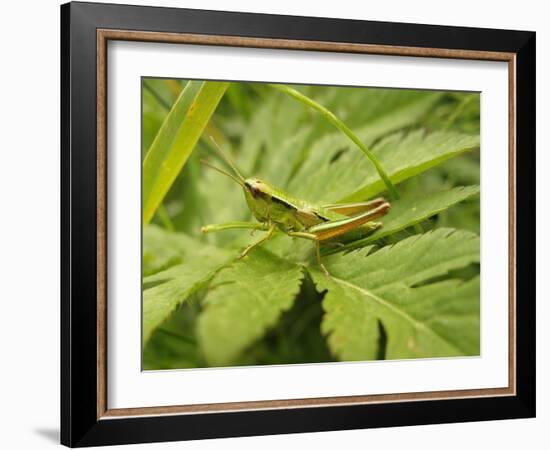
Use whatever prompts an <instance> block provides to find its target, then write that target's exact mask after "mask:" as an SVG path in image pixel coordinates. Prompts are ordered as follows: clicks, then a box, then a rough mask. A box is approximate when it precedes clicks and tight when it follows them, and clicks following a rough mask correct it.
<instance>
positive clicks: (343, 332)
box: [310, 229, 479, 361]
mask: <svg viewBox="0 0 550 450" xmlns="http://www.w3.org/2000/svg"><path fill="white" fill-rule="evenodd" d="M372 250H373V248H372V247H367V248H364V249H361V250H359V251H356V252H352V253H348V254H345V255H341V254H340V255H334V256H331V257H328V258H326V260H325V264H326V266H327V268H328V270H329V272H330V273H331V275H332V276H330V277H327V276H326V275H324V274H323V273H321V272H320V271H318V270H310V273H311V274H312V276H313V279H314V282H315V284H316V286H317V289H318V290H319V291H324V290H327V293H326V295H325V298H324V300H323V306H324V309H325V311H326V314H325V317H324V319H323V324H322V329H323V332H324V333H325V334H327V335H328V342H329V346H330V348H331V350H332V352H333V353H334V354H335V355H337V356H338V357H339V358H340V359H341V360H346V361H348V360H368V359H376V358H377V357H378V356H379V355H380V354H381V353H383V354H384V356H385V358H387V359H395V358H421V357H443V356H458V355H467V354H475V353H476V348H477V347H476V345H475V344H476V342H478V341H479V336H478V334H477V333H479V327H476V324H478V322H479V289H477V290H476V289H475V286H478V287H479V282H478V284H477V285H474V284H470V283H465V284H464V285H462V283H461V282H460V281H459V280H447V281H439V282H436V283H430V280H434V279H436V278H437V277H442V276H444V275H446V274H448V273H449V272H450V271H451V270H454V269H458V268H461V267H464V266H466V265H468V264H471V263H474V262H478V261H479V238H478V237H477V236H476V235H475V234H473V233H469V232H465V231H455V230H451V229H439V230H436V231H433V232H429V233H425V234H422V235H417V236H413V237H410V238H408V239H404V240H402V241H400V242H398V243H397V244H395V245H393V246H387V247H383V248H381V249H380V250H378V251H375V252H374V253H371V252H372ZM472 283H473V282H472ZM451 288H452V289H451ZM468 319H471V321H470V322H468V326H467V327H464V328H463V330H462V331H461V332H460V333H456V329H457V326H458V325H457V324H460V323H461V321H466V322H467V320H468ZM446 323H450V324H453V328H452V331H451V329H448V330H447V331H445V332H442V331H441V329H442V328H444V326H445V324H446ZM382 329H383V330H384V332H382ZM476 330H477V331H476ZM384 340H387V342H386V343H385V344H383V342H384Z"/></svg>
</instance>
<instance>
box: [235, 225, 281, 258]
mask: <svg viewBox="0 0 550 450" xmlns="http://www.w3.org/2000/svg"><path fill="white" fill-rule="evenodd" d="M274 231H275V225H270V226H269V228H268V230H267V233H266V234H264V235H263V236H262V237H261V238H260V239H258V240H257V241H256V242H254V243H253V244H250V245H249V246H248V247H246V248H245V249H244V250H243V252H242V253H241V255H240V256H239V259H240V258H244V257H245V256H246V255H248V253H249V252H250V250H252V249H253V248H254V247H257V246H258V245H260V244H262V243H264V242H265V241H267V240H268V239H269V238H270V237H271V236H273V232H274Z"/></svg>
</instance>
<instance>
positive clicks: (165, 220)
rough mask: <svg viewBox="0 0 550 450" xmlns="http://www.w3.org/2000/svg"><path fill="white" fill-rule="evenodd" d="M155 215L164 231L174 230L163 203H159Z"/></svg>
mask: <svg viewBox="0 0 550 450" xmlns="http://www.w3.org/2000/svg"><path fill="white" fill-rule="evenodd" d="M157 214H158V216H159V219H160V221H161V222H162V225H163V226H164V228H166V230H168V231H174V230H175V229H176V228H175V227H174V224H173V222H172V219H170V214H168V210H167V209H166V206H164V203H161V204H160V205H159V207H158V209H157Z"/></svg>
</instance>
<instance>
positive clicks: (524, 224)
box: [61, 3, 536, 447]
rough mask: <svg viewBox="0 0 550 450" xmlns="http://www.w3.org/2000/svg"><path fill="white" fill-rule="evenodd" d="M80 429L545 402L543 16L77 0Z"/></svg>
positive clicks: (72, 189)
mask: <svg viewBox="0 0 550 450" xmlns="http://www.w3.org/2000/svg"><path fill="white" fill-rule="evenodd" d="M61 27H62V28H61V55H62V70H61V74H62V80H61V83H62V90H61V91H62V93H61V95H62V96H61V114H62V117H61V121H62V130H61V138H62V154H61V173H62V180H61V188H62V189H61V191H62V192H61V196H62V198H61V200H62V230H61V233H62V246H61V255H62V258H61V260H62V280H61V284H62V298H61V302H62V305H61V306H62V312H61V314H62V316H61V355H62V364H61V365H62V367H61V368H62V372H61V387H62V396H61V441H62V443H63V444H65V445H68V446H71V447H72V446H75V447H78V446H91V445H107V444H125V443H138V442H155V441H174V440H186V439H203V438H214V437H229V436H248V435H263V434H277V433H297V432H313V431H326V430H343V429H353V428H369V427H386V426H400V425H416V424H428V423H444V422H462V421H479V420H492V419H510V418H520V417H521V418H526V417H534V415H535V301H534V296H535V270H534V266H535V248H536V246H535V232H534V231H535V220H534V219H535V179H534V173H535V171H534V167H535V33H533V32H527V31H508V30H494V29H477V28H458V27H447V26H433V25H418V24H403V23H383V22H368V21H354V20H341V19H328V18H311V17H292V16H277V15H264V14H250V13H231V12H217V11H202V10H190V9H171V8H154V7H138V6H126V5H111V4H94V3H69V4H66V5H63V6H62V7H61Z"/></svg>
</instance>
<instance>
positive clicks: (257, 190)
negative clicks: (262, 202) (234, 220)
mask: <svg viewBox="0 0 550 450" xmlns="http://www.w3.org/2000/svg"><path fill="white" fill-rule="evenodd" d="M244 188H245V189H246V190H247V191H248V192H249V193H250V195H251V196H252V197H253V198H258V197H262V196H265V195H266V194H270V192H271V190H272V189H273V188H272V187H271V186H270V185H269V184H268V183H266V182H265V181H262V180H260V179H259V178H256V177H253V178H247V179H246V180H244Z"/></svg>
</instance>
